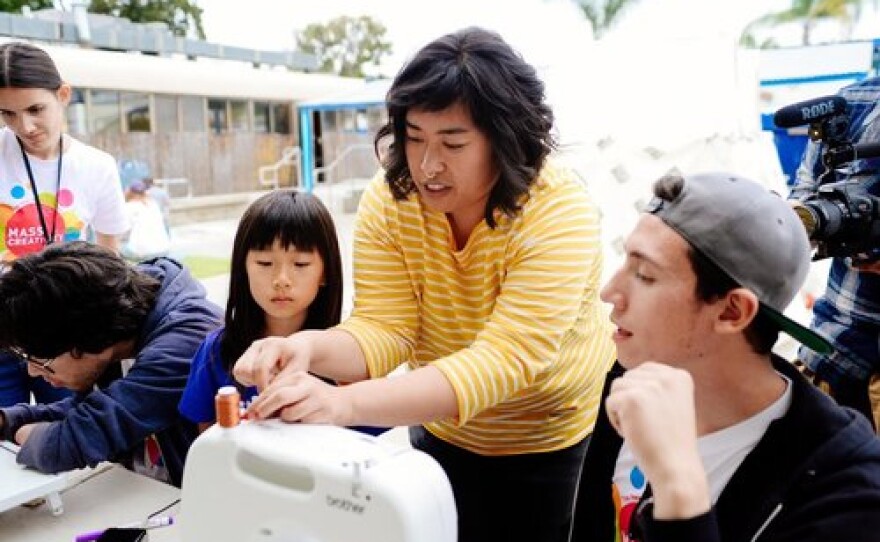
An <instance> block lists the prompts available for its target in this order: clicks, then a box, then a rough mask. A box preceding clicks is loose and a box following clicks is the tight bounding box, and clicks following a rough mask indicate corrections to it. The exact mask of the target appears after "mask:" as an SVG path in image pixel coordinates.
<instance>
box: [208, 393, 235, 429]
mask: <svg viewBox="0 0 880 542" xmlns="http://www.w3.org/2000/svg"><path fill="white" fill-rule="evenodd" d="M240 401H241V396H240V395H239V393H238V390H237V389H235V386H223V387H222V388H220V389H219V390H217V395H216V396H214V408H215V409H216V411H217V423H218V424H220V427H235V426H236V425H238V424H239V422H240V421H241V414H240V412H239V402H240Z"/></svg>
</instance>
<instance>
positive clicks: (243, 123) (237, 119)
mask: <svg viewBox="0 0 880 542" xmlns="http://www.w3.org/2000/svg"><path fill="white" fill-rule="evenodd" d="M249 105H250V102H245V101H238V100H230V102H229V129H230V130H232V131H233V132H249V131H250V129H251V115H250V107H248V106H249Z"/></svg>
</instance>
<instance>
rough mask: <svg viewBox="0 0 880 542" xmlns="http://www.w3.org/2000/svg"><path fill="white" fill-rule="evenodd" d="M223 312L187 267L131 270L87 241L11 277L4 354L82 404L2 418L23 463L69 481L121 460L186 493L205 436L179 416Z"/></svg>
mask: <svg viewBox="0 0 880 542" xmlns="http://www.w3.org/2000/svg"><path fill="white" fill-rule="evenodd" d="M221 320H222V316H221V312H220V309H219V308H218V307H217V306H216V305H214V304H213V303H211V302H210V301H208V300H207V299H206V298H205V290H204V289H203V288H202V286H201V285H200V284H199V283H198V282H196V281H195V280H194V279H193V278H192V277H191V276H190V274H189V273H188V272H187V271H186V270H185V269H183V268H182V267H181V266H180V264H178V263H177V262H175V261H173V260H169V259H166V258H158V259H156V260H151V261H147V262H144V263H141V264H138V265H137V266H132V265H129V264H128V263H127V262H126V261H125V260H124V259H122V258H121V257H120V256H118V255H117V254H116V253H115V252H113V251H111V250H108V249H106V248H103V247H100V246H97V245H92V244H88V243H85V242H81V241H77V242H73V243H69V244H64V245H53V246H50V247H48V248H46V249H45V250H44V251H42V252H39V253H35V254H31V255H29V256H26V257H23V258H20V259H18V260H16V261H14V262H12V263H11V264H9V266H8V268H7V269H6V271H5V272H4V273H3V274H0V349H4V350H6V351H8V352H11V353H13V354H15V355H16V356H17V357H18V358H20V359H23V360H25V361H26V362H27V365H28V372H29V373H30V374H31V375H32V376H40V377H42V378H43V379H44V380H46V381H47V382H49V383H50V384H52V385H53V386H55V387H57V388H67V389H70V390H73V391H74V392H75V395H74V396H73V397H71V398H68V399H64V400H62V401H59V402H56V403H52V404H47V405H28V404H19V405H15V406H13V407H8V408H2V409H0V436H2V437H3V438H5V439H7V440H11V441H14V442H16V443H18V444H20V445H21V450H20V452H19V455H18V462H19V463H21V464H24V465H27V466H29V467H32V468H35V469H37V470H40V471H44V472H59V471H65V470H70V469H75V468H80V467H85V466H94V465H96V464H98V463H100V462H101V461H115V462H119V463H122V464H124V465H125V466H127V467H129V468H131V469H132V470H135V471H137V472H141V473H143V474H147V475H149V476H152V477H154V478H157V479H160V480H163V481H167V482H171V483H173V484H175V485H179V484H180V481H181V476H182V474H183V460H184V458H185V457H186V452H187V450H188V448H189V445H190V444H191V442H192V440H193V439H194V438H195V436H196V434H197V433H196V429H195V427H194V426H193V425H192V424H191V423H189V422H188V421H186V420H184V419H183V418H181V417H180V416H179V414H178V413H177V404H178V402H179V401H180V397H181V394H182V393H183V389H184V386H185V384H186V380H187V377H188V375H189V365H190V360H191V359H192V357H193V355H194V354H195V352H196V349H197V348H198V346H199V344H201V342H202V340H203V339H204V338H205V336H206V335H207V334H208V333H209V332H210V331H211V330H213V329H215V328H217V327H218V326H219V325H220V322H221Z"/></svg>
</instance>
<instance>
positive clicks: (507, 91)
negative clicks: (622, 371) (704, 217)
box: [235, 28, 614, 542]
mask: <svg viewBox="0 0 880 542" xmlns="http://www.w3.org/2000/svg"><path fill="white" fill-rule="evenodd" d="M387 106H388V112H389V121H388V124H387V125H386V126H384V127H383V128H382V129H381V130H380V131H379V133H378V134H377V136H376V146H377V148H379V147H380V146H381V145H382V144H383V143H385V142H390V143H391V144H390V146H389V147H388V151H387V153H384V155H383V156H382V158H383V166H384V170H383V171H381V172H380V173H379V174H378V175H377V177H376V178H375V179H374V180H373V182H372V183H371V185H370V186H369V188H368V189H367V190H366V193H365V194H364V196H363V199H362V200H361V204H360V208H359V210H358V217H357V223H356V226H355V243H354V268H355V269H354V278H355V289H356V295H355V306H354V311H353V313H352V315H351V317H350V318H348V319H347V320H346V321H345V322H343V323H342V324H341V325H339V326H338V327H336V328H333V329H330V330H323V331H318V330H315V331H303V332H299V333H297V334H295V335H293V336H291V337H289V338H285V339H266V340H262V341H258V342H256V343H254V345H253V346H252V347H251V348H250V349H249V350H248V351H247V352H246V353H245V354H244V355H243V356H242V358H241V359H240V360H239V361H238V363H237V364H236V367H235V375H236V377H237V378H238V379H239V380H240V381H242V382H243V383H245V384H256V385H258V386H259V387H260V388H261V389H262V390H263V391H262V393H261V394H260V397H259V399H258V400H257V401H256V402H255V403H254V404H253V406H252V408H251V413H252V414H253V415H254V416H255V417H258V418H264V417H269V416H280V417H281V418H282V419H285V420H289V421H302V422H309V423H332V424H336V425H385V426H391V425H397V426H399V425H408V426H412V427H411V429H410V438H411V441H412V443H413V445H414V446H415V447H417V448H419V449H422V450H424V451H426V452H428V453H429V454H431V455H432V456H433V457H434V458H435V459H436V460H437V461H438V462H439V463H440V464H441V465H442V466H443V468H444V469H445V471H446V473H447V475H448V476H449V479H450V482H451V484H452V488H453V492H454V494H455V499H456V505H457V509H458V521H459V540H460V541H463V542H468V541H481V542H482V541H487V540H504V541H511V540H513V541H516V540H523V541H529V542H536V541H539V542H549V541H556V540H559V541H565V540H567V539H568V531H569V525H570V521H571V509H572V499H573V496H574V491H575V484H576V480H577V477H578V473H579V469H580V465H581V461H582V459H583V455H584V452H585V449H586V444H587V436H588V435H589V433H590V431H591V430H592V426H593V422H594V420H595V416H596V411H597V406H598V399H599V395H600V392H601V387H602V381H603V378H604V375H605V372H606V370H607V369H608V367H609V366H610V365H611V363H612V361H613V359H614V346H613V343H612V342H611V340H610V337H611V333H610V327H609V326H610V324H609V323H608V321H607V319H606V317H605V316H604V312H603V311H602V309H601V306H600V302H599V300H598V296H597V288H598V282H599V279H600V275H601V247H600V235H599V217H598V214H597V211H596V209H595V208H594V207H593V205H592V203H591V201H590V199H589V198H588V196H587V194H586V191H585V188H584V186H583V185H582V184H581V183H579V182H578V181H577V180H576V179H575V178H574V177H573V176H572V175H571V173H570V172H568V171H566V170H564V169H561V168H557V167H555V166H554V165H552V164H551V163H550V162H549V161H548V155H549V154H550V152H551V151H552V150H553V148H554V146H555V142H554V138H553V135H552V126H553V113H552V111H551V110H550V108H549V106H548V105H547V104H546V103H545V97H544V85H543V83H542V82H541V81H540V80H539V79H538V77H537V74H536V73H535V70H534V68H532V67H531V66H530V65H529V64H527V63H526V62H525V61H524V60H523V59H522V58H521V57H520V56H519V55H518V54H517V53H516V52H514V51H513V50H512V49H511V48H510V46H509V45H508V44H506V43H505V42H504V41H503V40H502V39H501V37H500V36H498V35H497V34H494V33H491V32H488V31H485V30H482V29H479V28H469V29H465V30H462V31H459V32H456V33H454V34H449V35H447V36H444V37H441V38H439V39H438V40H436V41H434V42H432V43H430V44H429V45H427V46H425V47H424V48H423V49H422V50H421V51H420V52H419V53H417V54H416V56H415V57H414V58H413V59H412V60H411V61H410V62H409V63H407V65H406V66H404V67H403V69H402V70H401V72H400V73H399V74H398V75H397V77H396V78H395V80H394V82H393V83H392V86H391V88H390V90H389V92H388V96H387ZM401 364H408V365H409V368H410V370H409V371H407V372H406V373H404V374H402V375H399V376H393V377H391V378H382V377H384V376H386V375H388V374H389V373H390V372H391V371H393V370H394V369H395V368H396V367H398V366H399V365H401ZM306 371H311V372H312V373H315V374H319V375H323V376H327V377H330V378H334V379H337V380H343V381H348V382H353V384H351V385H348V386H343V387H338V388H334V387H331V386H328V385H326V384H324V383H323V382H321V381H320V380H318V379H316V378H314V377H313V376H311V375H309V374H308V373H307V372H306Z"/></svg>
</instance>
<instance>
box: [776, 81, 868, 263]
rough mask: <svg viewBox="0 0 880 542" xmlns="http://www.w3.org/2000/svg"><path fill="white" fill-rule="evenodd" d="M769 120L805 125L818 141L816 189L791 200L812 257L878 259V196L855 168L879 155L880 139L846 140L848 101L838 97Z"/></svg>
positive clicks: (792, 108)
mask: <svg viewBox="0 0 880 542" xmlns="http://www.w3.org/2000/svg"><path fill="white" fill-rule="evenodd" d="M773 120H774V123H775V124H776V125H777V126H779V127H781V128H791V127H794V126H801V125H804V124H808V125H809V128H808V129H807V134H808V136H809V137H810V139H811V140H813V141H817V142H822V143H823V144H824V147H823V151H822V156H821V160H822V164H823V165H824V166H825V171H824V172H823V173H822V174H821V175H820V176H819V179H818V182H819V188H818V190H817V191H816V193H815V194H812V195H810V196H808V197H807V198H805V199H803V200H801V201H799V202H797V203H795V212H796V213H797V215H798V217H800V219H801V222H803V224H804V228H805V229H806V231H807V235H809V237H810V240H811V241H813V242H814V243H815V244H816V253H815V256H814V258H813V259H814V260H820V259H823V258H828V257H847V258H851V259H852V260H853V261H854V262H859V263H866V262H872V261H876V260H878V259H880V250H878V249H880V198H878V197H877V196H874V195H872V194H870V193H869V192H868V190H867V189H866V187H865V183H863V182H861V181H860V180H859V178H860V176H862V175H864V174H865V172H863V171H859V170H858V166H859V161H860V160H863V159H866V158H877V157H880V142H877V143H867V144H858V145H854V144H853V143H852V142H851V141H850V140H849V136H848V130H849V122H850V121H849V115H848V105H847V103H846V100H844V99H843V98H841V97H839V96H828V97H824V98H818V99H815V100H810V101H808V102H802V103H797V104H793V105H790V106H786V107H783V108H782V109H780V110H779V111H777V112H776V114H775V115H774V117H773ZM860 174H861V175H860ZM838 179H842V180H838Z"/></svg>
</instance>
